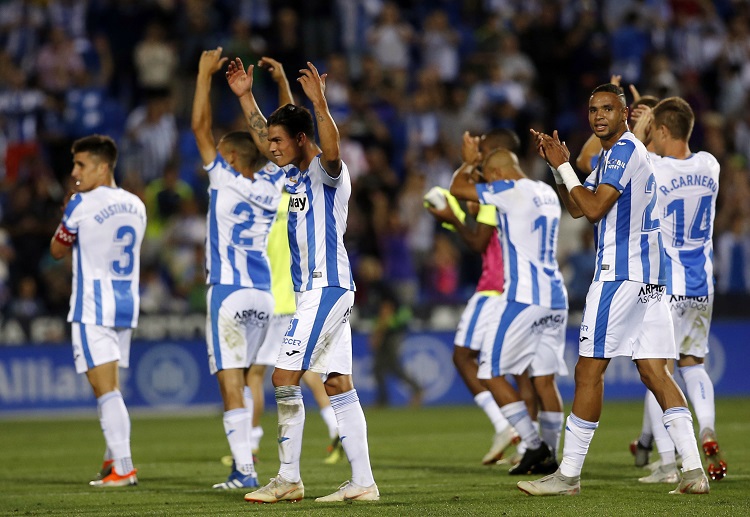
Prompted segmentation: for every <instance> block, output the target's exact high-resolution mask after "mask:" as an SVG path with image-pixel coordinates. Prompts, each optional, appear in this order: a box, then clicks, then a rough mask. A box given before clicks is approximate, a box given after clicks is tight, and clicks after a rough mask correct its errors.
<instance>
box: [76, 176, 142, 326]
mask: <svg viewBox="0 0 750 517" xmlns="http://www.w3.org/2000/svg"><path fill="white" fill-rule="evenodd" d="M63 224H64V225H65V226H66V227H67V228H68V229H69V230H71V231H72V232H74V233H76V240H75V242H74V244H73V291H72V294H71V299H70V312H69V313H68V321H76V322H80V323H84V324H90V325H102V326H107V327H123V328H125V327H135V326H136V325H137V323H138V310H139V305H140V298H139V278H140V253H141V243H142V241H143V235H144V232H145V230H146V207H145V206H144V205H143V202H142V201H141V200H140V199H139V198H138V197H137V196H135V195H133V194H131V193H130V192H127V191H125V190H123V189H120V188H111V187H98V188H96V189H94V190H91V191H89V192H82V193H79V194H76V195H74V196H73V197H72V198H71V199H70V202H69V203H68V205H67V207H66V209H65V215H64V217H63Z"/></svg>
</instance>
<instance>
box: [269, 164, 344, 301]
mask: <svg viewBox="0 0 750 517" xmlns="http://www.w3.org/2000/svg"><path fill="white" fill-rule="evenodd" d="M284 169H285V170H286V191H287V192H289V194H290V198H289V224H288V230H289V249H290V251H291V252H292V282H293V283H294V290H295V291H296V292H304V291H309V290H310V289H317V288H320V287H341V288H344V289H348V290H350V291H354V290H355V286H354V279H353V277H352V268H351V265H350V264H349V256H348V255H347V253H346V248H344V233H345V232H346V218H347V215H348V213H349V196H351V193H352V183H351V179H350V178H349V170H348V169H347V167H346V164H345V163H344V162H341V174H339V176H338V178H332V177H330V176H329V175H328V173H327V172H326V171H325V169H324V168H323V165H322V164H321V163H320V155H318V156H316V157H315V158H313V160H312V162H310V167H309V168H308V169H307V170H306V171H300V170H299V169H298V168H297V167H295V166H293V165H289V166H287V167H285V168H284Z"/></svg>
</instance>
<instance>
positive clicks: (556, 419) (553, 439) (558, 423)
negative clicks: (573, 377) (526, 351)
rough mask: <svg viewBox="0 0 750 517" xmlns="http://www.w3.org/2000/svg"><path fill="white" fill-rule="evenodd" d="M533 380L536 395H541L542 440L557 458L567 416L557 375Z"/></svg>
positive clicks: (536, 377)
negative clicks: (556, 379)
mask: <svg viewBox="0 0 750 517" xmlns="http://www.w3.org/2000/svg"><path fill="white" fill-rule="evenodd" d="M531 380H532V382H533V384H534V389H535V390H536V393H538V394H539V404H540V406H541V408H542V410H541V411H540V412H539V427H540V432H541V434H542V440H544V442H545V443H546V444H547V445H548V446H549V447H550V449H552V455H553V456H557V450H558V448H559V446H560V435H561V434H562V425H563V420H564V418H565V415H564V413H563V403H562V397H561V396H560V391H559V390H558V389H557V383H556V382H555V375H554V374H551V375H539V376H534V377H533V378H532V379H531Z"/></svg>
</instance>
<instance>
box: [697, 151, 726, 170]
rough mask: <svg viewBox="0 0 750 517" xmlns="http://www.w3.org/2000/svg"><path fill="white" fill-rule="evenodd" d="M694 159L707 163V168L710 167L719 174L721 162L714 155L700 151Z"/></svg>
mask: <svg viewBox="0 0 750 517" xmlns="http://www.w3.org/2000/svg"><path fill="white" fill-rule="evenodd" d="M693 157H694V158H696V159H698V160H700V161H701V162H703V163H705V164H706V166H707V167H710V168H712V169H713V168H715V169H716V171H717V172H718V170H719V168H720V166H719V160H717V159H716V157H715V156H714V155H713V154H711V153H709V152H708V151H698V152H697V153H695V154H694V155H693Z"/></svg>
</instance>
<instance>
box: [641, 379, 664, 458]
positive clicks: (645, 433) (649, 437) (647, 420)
mask: <svg viewBox="0 0 750 517" xmlns="http://www.w3.org/2000/svg"><path fill="white" fill-rule="evenodd" d="M649 393H651V392H650V391H648V390H647V391H646V396H645V397H644V399H643V423H642V424H641V435H640V436H639V437H638V442H640V444H641V445H643V446H644V447H646V448H648V447H651V442H652V441H653V439H654V434H653V432H652V431H651V427H652V425H651V412H650V411H649V408H648V404H647V403H646V401H647V400H648V396H649ZM651 396H653V395H651ZM657 406H658V404H657ZM659 409H661V408H659ZM659 422H661V418H660V419H659Z"/></svg>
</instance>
